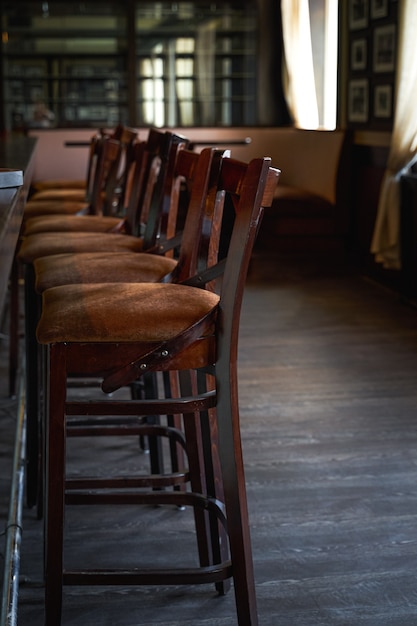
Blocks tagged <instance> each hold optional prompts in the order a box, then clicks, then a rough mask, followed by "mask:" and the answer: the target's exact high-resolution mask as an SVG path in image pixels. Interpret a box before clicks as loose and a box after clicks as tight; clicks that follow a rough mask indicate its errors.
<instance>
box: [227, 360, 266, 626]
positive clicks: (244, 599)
mask: <svg viewBox="0 0 417 626" xmlns="http://www.w3.org/2000/svg"><path fill="white" fill-rule="evenodd" d="M227 369H228V370H230V369H231V367H229V365H228V366H227ZM232 369H233V368H232ZM228 374H230V384H229V385H227V384H226V380H227V378H228ZM218 376H220V375H219V373H218ZM221 380H222V384H221V385H219V386H218V397H217V417H218V419H217V427H218V443H219V456H220V462H221V467H222V475H223V488H224V502H225V507H226V515H227V528H228V534H229V542H230V552H231V557H232V564H233V581H234V592H235V599H236V611H237V615H238V624H239V626H257V625H258V614H257V608H256V594H255V581H254V573H253V562H252V548H251V540H250V532H249V519H248V507H247V497H246V485H245V475H244V467H243V457H242V445H241V436H240V426H239V407H238V392H237V379H236V373H235V372H231V373H230V371H229V372H228V373H227V372H224V376H222V378H221Z"/></svg>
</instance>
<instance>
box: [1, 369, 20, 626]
mask: <svg viewBox="0 0 417 626" xmlns="http://www.w3.org/2000/svg"><path fill="white" fill-rule="evenodd" d="M25 444H26V407H25V392H24V376H20V385H19V395H18V414H17V423H16V436H15V445H14V455H13V467H12V482H11V489H10V501H9V515H8V520H7V526H6V530H5V535H6V550H5V564H4V579H3V593H2V603H1V607H2V609H1V626H16V625H17V610H18V595H19V575H20V548H21V542H22V510H23V498H24V491H25Z"/></svg>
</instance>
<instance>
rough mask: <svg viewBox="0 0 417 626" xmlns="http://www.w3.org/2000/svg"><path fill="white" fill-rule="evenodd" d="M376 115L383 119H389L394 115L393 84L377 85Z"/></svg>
mask: <svg viewBox="0 0 417 626" xmlns="http://www.w3.org/2000/svg"><path fill="white" fill-rule="evenodd" d="M374 116H375V117H378V118H383V119H389V118H390V117H391V116H392V85H376V87H375V89H374Z"/></svg>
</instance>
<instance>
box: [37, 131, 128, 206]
mask: <svg viewBox="0 0 417 626" xmlns="http://www.w3.org/2000/svg"><path fill="white" fill-rule="evenodd" d="M136 138H137V131H136V130H134V129H133V128H129V127H125V126H122V125H119V126H117V127H116V129H115V130H114V131H113V132H112V133H109V132H104V131H103V130H99V131H98V132H97V133H95V135H93V137H92V138H91V140H90V146H89V158H88V165H87V176H86V180H85V181H64V180H61V181H50V182H48V181H44V182H43V183H42V182H40V183H37V184H35V190H34V193H33V194H32V195H31V196H30V200H29V202H28V205H27V215H32V216H34V215H41V214H50V213H58V214H72V213H74V212H76V211H75V209H77V211H79V210H83V209H84V210H85V209H87V207H89V205H90V204H91V200H92V196H93V180H94V177H95V172H96V168H97V161H98V158H99V155H100V149H101V145H102V143H103V141H105V140H106V139H114V140H115V141H118V142H120V144H121V146H122V148H123V150H124V151H126V153H127V154H128V153H129V149H130V146H131V145H132V144H133V142H134V141H135V140H136ZM120 184H121V186H123V179H121V180H120ZM71 204H73V205H74V208H73V209H71ZM43 207H45V212H44V213H42V208H43ZM60 207H61V208H60Z"/></svg>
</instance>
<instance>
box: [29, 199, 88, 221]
mask: <svg viewBox="0 0 417 626" xmlns="http://www.w3.org/2000/svg"><path fill="white" fill-rule="evenodd" d="M87 208H88V205H87V203H86V202H71V201H70V200H68V201H65V200H60V201H59V202H52V201H47V200H45V201H41V200H33V201H32V200H30V201H29V202H28V203H27V204H26V206H25V210H24V219H25V220H26V219H29V218H30V217H38V216H39V215H57V214H58V215H75V214H76V213H79V212H80V211H84V210H86V209H87Z"/></svg>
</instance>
